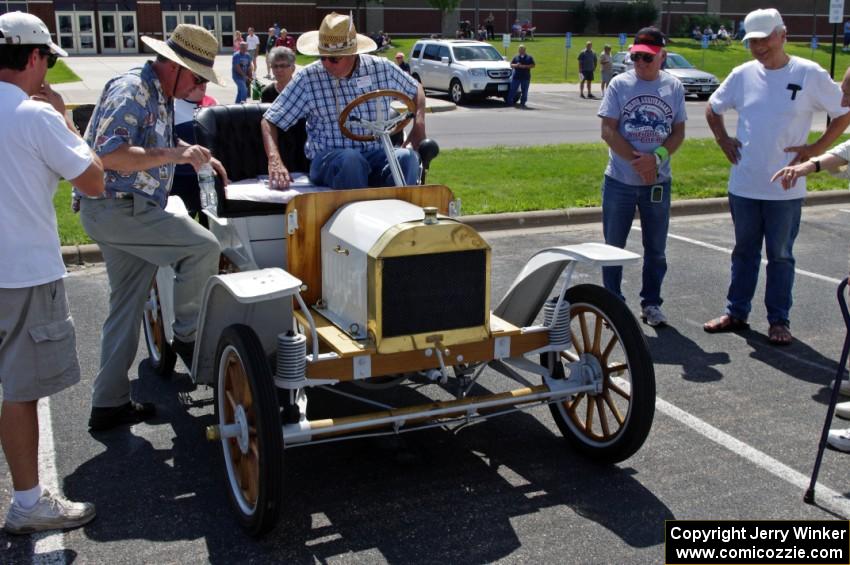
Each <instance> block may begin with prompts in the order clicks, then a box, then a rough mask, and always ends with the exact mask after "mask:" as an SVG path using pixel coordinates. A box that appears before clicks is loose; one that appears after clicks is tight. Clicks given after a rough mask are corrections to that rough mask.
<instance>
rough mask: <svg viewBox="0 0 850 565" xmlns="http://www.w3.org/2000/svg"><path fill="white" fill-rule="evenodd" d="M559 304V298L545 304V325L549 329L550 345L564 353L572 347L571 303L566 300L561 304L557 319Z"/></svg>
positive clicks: (551, 299) (553, 298)
mask: <svg viewBox="0 0 850 565" xmlns="http://www.w3.org/2000/svg"><path fill="white" fill-rule="evenodd" d="M557 303H558V298H557V297H552V298H550V299H549V300H547V301H546V303H545V304H543V325H544V326H548V327H549V345H551V346H552V349H553V350H555V351H563V350H564V349H568V348H569V347H570V343H571V338H570V303H569V302H567V300H566V299H564V301H563V302H561V307H560V308H559V309H558V315H557V319H555V318H556V316H555V306H556V305H557ZM552 320H555V325H554V326H553V325H552Z"/></svg>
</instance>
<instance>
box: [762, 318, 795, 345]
mask: <svg viewBox="0 0 850 565" xmlns="http://www.w3.org/2000/svg"><path fill="white" fill-rule="evenodd" d="M793 339H794V337H793V336H792V335H791V330H790V329H788V326H786V325H785V324H782V323H777V324H770V328H768V330H767V341H769V342H770V344H771V345H791V341H792V340H793Z"/></svg>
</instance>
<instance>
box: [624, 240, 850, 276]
mask: <svg viewBox="0 0 850 565" xmlns="http://www.w3.org/2000/svg"><path fill="white" fill-rule="evenodd" d="M632 227H633V228H634V229H636V230H638V231H640V226H632ZM667 237H669V238H670V239H678V240H679V241H684V242H686V243H692V244H694V245H698V246H700V247H705V248H706V249H712V250H714V251H720V252H722V253H726V254H727V255H731V254H732V250H731V249H728V248H726V247H720V246H719V245H713V244H711V243H706V242H704V241H699V240H698V239H692V238H690V237H685V236H683V235H675V234H672V233H668V234H667ZM761 264H762V265H767V260H766V259H762V260H761ZM794 272H795V273H797V274H798V275H802V276H804V277H810V278H813V279H817V280H819V281H825V282H829V283H833V284H839V283H840V282H841V281H842V279H835V278H832V277H827V276H826V275H821V274H818V273H813V272H811V271H806V270H804V269H796V268H795V269H794Z"/></svg>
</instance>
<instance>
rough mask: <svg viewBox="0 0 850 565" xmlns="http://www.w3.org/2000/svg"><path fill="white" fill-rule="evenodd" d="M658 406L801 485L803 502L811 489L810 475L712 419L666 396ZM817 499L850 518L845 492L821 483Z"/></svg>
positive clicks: (814, 445) (739, 453)
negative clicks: (700, 416)
mask: <svg viewBox="0 0 850 565" xmlns="http://www.w3.org/2000/svg"><path fill="white" fill-rule="evenodd" d="M655 407H656V408H657V409H658V411H659V412H661V413H662V414H664V415H666V416H669V417H671V418H673V419H674V420H676V421H677V422H679V423H681V424H684V425H686V426H688V427H689V428H691V429H692V430H694V431H695V432H697V433H699V434H700V435H702V436H705V437H706V438H708V439H710V440H711V441H713V442H714V443H716V444H718V445H720V446H722V447H725V448H726V449H728V450H729V451H731V452H732V453H735V454H736V455H739V456H740V457H743V458H744V459H746V460H747V461H749V462H751V463H754V464H755V465H757V466H758V467H761V468H762V469H764V470H765V471H767V472H769V473H771V474H772V475H775V476H777V477H779V478H780V479H782V480H783V481H785V482H787V483H789V484H791V485H793V486H795V487H797V488H799V489H800V499H801V502H802V497H803V494H802V493H804V492H805V491H806V489H808V488H809V480H810V479H809V477H807V476H806V475H804V474H802V473H800V472H799V471H795V470H794V469H792V468H791V467H789V466H788V465H786V464H784V463H782V462H781V461H778V460H776V459H774V458H773V457H771V456H770V455H768V454H766V453H764V452H762V451H759V450H758V449H756V448H754V447H751V446H749V445H747V444H746V443H744V442H742V441H740V440H738V439H735V438H734V437H732V436H730V435H729V434H727V433H725V432H723V431H721V430H719V429H717V428H715V427H714V426H712V425H711V424H709V423H708V422H705V421H703V420H700V419H699V418H697V417H696V416H694V415H693V414H690V413H688V412H685V411H684V410H682V409H681V408H677V407H676V406H674V405H672V404H670V403H669V402H667V401H666V400H664V399H662V398H656V400H655ZM812 447H813V448H814V447H816V444H815V443H814V442H813V443H812ZM812 451H813V454H814V449H812ZM812 461H814V459H812ZM815 500H816V502H817V504H818V506H821V507H822V508H826V509H828V510H830V511H832V512H835V513H836V514H839V515H840V516H842V517H844V518H850V499H847V498H846V497H844V495H842V494H840V493H838V492H836V491H834V490H832V489H831V488H829V487H826V486H823V485H822V484H821V483H817V485H816V487H815Z"/></svg>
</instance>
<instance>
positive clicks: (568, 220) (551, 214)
mask: <svg viewBox="0 0 850 565" xmlns="http://www.w3.org/2000/svg"><path fill="white" fill-rule="evenodd" d="M829 204H850V190H829V191H821V192H810V193H809V194H808V195H807V196H806V200H805V202H804V206H824V205H829ZM728 212H729V200H728V199H726V198H705V199H701V200H676V201H674V202H673V203H672V205H671V211H670V215H671V216H672V217H674V218H681V217H685V216H696V215H701V214H718V213H728ZM459 219H460V221H461V222H463V223H465V224H468V225H470V226H472V227H474V228H475V229H476V230H478V231H481V232H486V231H494V230H507V229H520V228H537V227H551V226H559V225H567V224H572V225H576V224H592V223H600V222H602V208H601V207H598V206H596V207H592V208H567V209H563V210H540V211H534V212H511V213H505V214H480V215H474V216H461V217H460V218H459ZM601 235H602V234H601V233H600V239H601ZM62 258H63V259H64V261H65V264H66V265H82V264H84V263H99V262H101V261H103V256H102V255H101V253H100V249H99V248H98V246H97V245H95V244H89V245H70V246H64V247H62Z"/></svg>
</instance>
